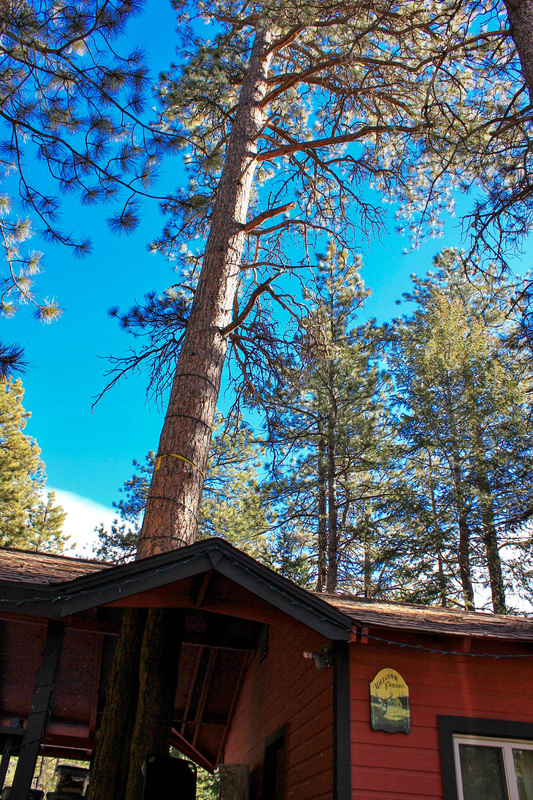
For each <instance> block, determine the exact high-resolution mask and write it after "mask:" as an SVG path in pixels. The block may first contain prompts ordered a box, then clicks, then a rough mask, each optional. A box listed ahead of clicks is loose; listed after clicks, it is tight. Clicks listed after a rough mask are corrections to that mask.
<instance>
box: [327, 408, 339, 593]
mask: <svg viewBox="0 0 533 800" xmlns="http://www.w3.org/2000/svg"><path fill="white" fill-rule="evenodd" d="M335 423H336V419H335V414H334V412H333V410H330V412H329V414H328V460H327V465H328V576H327V584H326V588H327V591H328V592H334V591H335V590H336V589H337V581H338V569H337V561H338V531H337V481H336V463H335V433H336V431H335V427H336V426H335Z"/></svg>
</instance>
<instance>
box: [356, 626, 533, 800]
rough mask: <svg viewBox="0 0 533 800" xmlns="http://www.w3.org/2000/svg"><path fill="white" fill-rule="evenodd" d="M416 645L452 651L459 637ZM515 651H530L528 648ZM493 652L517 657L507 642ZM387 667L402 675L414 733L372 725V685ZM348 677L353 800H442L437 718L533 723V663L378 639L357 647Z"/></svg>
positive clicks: (530, 660)
mask: <svg viewBox="0 0 533 800" xmlns="http://www.w3.org/2000/svg"><path fill="white" fill-rule="evenodd" d="M384 638H389V637H387V634H384ZM390 638H391V639H393V640H398V638H399V637H398V633H397V632H396V633H392V632H391V633H390ZM415 641H416V643H418V644H422V645H425V646H427V647H430V648H436V649H442V650H445V649H450V650H451V649H453V640H443V641H439V642H438V643H437V644H435V642H434V641H432V640H425V639H422V638H418V639H416V640H415V639H413V643H414V642H415ZM489 647H491V645H490V644H487V646H485V645H482V647H481V649H482V650H486V649H488V648H489ZM514 650H515V652H526V651H528V650H529V652H532V651H531V648H528V646H527V645H526V644H522V645H520V646H518V647H515V648H514ZM492 652H494V653H495V654H496V653H498V652H502V653H512V652H513V645H506V644H503V645H501V650H498V649H497V647H496V649H495V647H494V646H492ZM384 667H391V668H394V669H396V670H398V671H399V672H400V673H401V675H402V677H403V679H404V680H405V681H406V683H407V685H408V686H409V694H410V706H411V733H409V734H404V733H386V732H384V731H373V730H372V728H371V726H370V702H369V693H370V692H369V683H370V681H371V680H372V679H373V678H374V676H375V675H376V673H377V672H379V670H380V669H383V668H384ZM350 673H351V719H352V725H351V746H352V798H353V800H355V798H357V800H385V798H387V800H422V798H423V800H432V799H433V798H442V780H441V763H440V751H439V737H438V731H437V715H438V714H446V715H451V716H461V717H484V718H489V719H501V720H512V721H515V722H533V703H532V702H531V699H530V698H531V694H530V692H531V681H532V678H533V659H514V658H513V659H504V660H495V659H492V658H472V657H470V656H467V655H460V656H458V655H440V654H432V653H427V652H422V651H417V650H413V649H406V648H399V647H395V646H391V645H387V644H384V643H379V642H369V643H368V644H359V643H357V644H355V643H354V644H352V645H351V646H350Z"/></svg>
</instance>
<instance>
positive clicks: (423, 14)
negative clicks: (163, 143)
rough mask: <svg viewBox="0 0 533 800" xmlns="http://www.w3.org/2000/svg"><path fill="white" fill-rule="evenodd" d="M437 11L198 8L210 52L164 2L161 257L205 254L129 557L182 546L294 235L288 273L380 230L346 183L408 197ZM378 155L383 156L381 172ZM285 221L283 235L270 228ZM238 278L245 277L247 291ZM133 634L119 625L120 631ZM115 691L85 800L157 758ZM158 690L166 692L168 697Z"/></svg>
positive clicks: (416, 6) (411, 7) (140, 720)
mask: <svg viewBox="0 0 533 800" xmlns="http://www.w3.org/2000/svg"><path fill="white" fill-rule="evenodd" d="M442 6H443V4H436V5H435V6H434V5H433V4H432V3H429V4H428V3H426V2H422V0H421V2H414V1H413V2H410V3H407V4H404V5H403V6H402V15H399V14H398V13H397V9H396V8H395V7H394V6H391V5H390V3H388V2H383V3H382V2H380V0H378V2H370V3H363V4H361V3H360V2H357V3H343V4H341V5H339V4H337V3H332V4H330V3H323V2H320V3H317V4H313V3H311V4H309V3H305V4H303V3H301V2H300V1H299V0H288V2H285V3H283V5H282V4H277V3H273V4H269V3H255V4H253V5H252V6H249V5H248V6H246V7H245V8H244V9H243V7H242V6H239V5H236V4H234V3H232V2H228V3H225V4H224V5H223V6H221V5H220V4H219V3H218V2H216V0H213V1H212V2H211V1H209V2H202V4H201V6H199V8H201V13H202V14H203V15H204V17H205V18H207V19H208V20H209V21H212V22H216V24H217V30H216V35H215V37H214V40H213V41H212V42H207V43H206V42H203V41H201V40H200V39H199V37H198V36H197V34H196V33H195V31H194V29H193V27H192V26H191V25H190V24H189V20H190V18H191V8H190V6H189V5H188V4H185V3H181V2H180V3H176V8H177V10H178V12H179V14H180V18H179V23H180V27H182V30H183V32H184V37H183V47H182V53H184V54H185V55H184V59H183V61H182V63H181V64H180V65H179V67H178V68H177V69H176V70H175V71H174V73H173V74H169V75H168V76H166V77H164V78H163V81H162V83H161V86H160V95H161V98H162V101H163V103H164V109H163V118H164V124H165V125H167V126H169V128H171V129H172V130H173V131H175V132H176V133H177V134H178V135H179V136H180V137H182V138H183V141H184V142H186V146H187V149H188V152H187V158H188V163H189V164H190V166H191V169H192V171H193V174H192V180H191V187H190V192H188V193H177V194H176V196H175V197H172V198H170V199H169V201H168V203H167V204H166V210H168V211H170V212H173V213H174V214H175V217H174V219H173V220H172V221H171V223H170V224H169V226H168V227H167V229H166V231H165V236H164V241H163V243H162V245H163V246H164V247H166V248H167V249H169V250H170V251H173V249H174V248H175V247H176V245H177V246H178V247H179V248H181V246H182V245H183V242H184V239H185V240H186V239H187V237H189V238H190V239H193V238H197V237H203V236H205V235H207V239H206V244H205V248H204V251H203V254H202V255H201V256H200V257H199V258H198V266H199V265H200V263H201V268H199V270H198V273H197V276H194V277H195V280H193V284H192V287H189V288H192V292H193V294H194V299H193V300H192V304H191V306H190V313H189V314H188V316H187V319H186V321H185V324H184V326H183V328H181V329H180V330H179V331H176V332H175V336H176V339H177V340H179V343H180V345H181V349H180V352H179V357H178V361H177V366H176V371H175V375H174V379H173V383H172V389H171V393H170V399H169V405H168V411H167V415H166V418H165V421H164V424H163V430H162V433H161V438H160V443H159V447H158V452H157V458H158V459H161V468H160V469H159V470H155V471H154V475H153V479H152V483H151V488H150V491H149V496H148V501H147V506H146V511H145V516H144V522H143V528H142V532H141V536H140V540H139V548H138V553H137V555H138V557H145V556H148V555H151V554H154V553H158V552H162V551H165V550H169V549H172V548H173V547H179V546H181V545H183V544H187V543H190V542H191V541H193V540H194V537H195V535H196V526H197V519H198V509H199V506H200V500H201V494H202V487H203V476H204V474H205V470H206V467H207V460H208V451H209V442H210V438H211V431H212V427H213V419H214V414H215V407H216V402H217V397H218V392H219V388H220V381H221V376H222V370H223V366H224V362H225V358H226V352H227V348H228V344H229V343H232V344H234V346H235V347H236V348H239V349H240V350H241V354H242V353H244V357H245V358H246V357H250V352H249V351H250V349H251V348H250V346H249V343H248V347H247V343H246V339H245V337H244V338H243V337H242V335H241V336H240V338H239V334H238V331H239V330H240V332H241V334H242V332H243V331H245V330H246V321H247V319H248V320H249V319H250V318H251V317H250V315H251V314H252V315H253V314H254V313H255V314H257V309H258V308H260V300H264V298H265V297H268V296H270V297H272V298H274V299H278V300H279V299H280V298H279V294H278V295H277V294H276V292H275V291H274V289H273V287H272V283H273V281H274V280H275V278H276V276H277V275H278V274H279V273H280V272H282V271H285V270H286V269H287V268H291V267H293V266H295V264H294V261H295V259H294V258H293V257H292V250H291V248H290V247H288V246H286V245H285V242H286V240H287V238H291V237H292V239H293V238H294V236H293V234H294V233H298V234H300V235H301V236H302V239H303V240H304V242H305V245H306V250H305V252H304V254H303V255H302V256H301V257H300V256H298V257H297V261H298V263H297V264H296V266H298V267H301V266H303V265H307V263H308V261H307V256H306V254H307V252H309V239H310V238H311V237H313V236H325V235H328V234H329V235H331V236H332V237H333V238H335V239H336V240H337V241H338V242H339V243H341V244H342V243H345V241H346V238H347V235H348V231H349V229H350V225H351V218H350V213H349V211H350V207H352V208H355V209H356V210H359V212H360V219H361V221H362V224H363V225H365V224H366V225H367V226H370V227H371V226H372V225H376V224H379V222H380V213H379V210H376V209H375V208H373V207H371V206H370V205H369V204H363V203H362V202H361V200H360V196H359V194H358V191H357V183H358V182H359V181H361V180H363V179H365V178H367V177H372V178H380V177H381V178H382V182H384V183H385V185H387V184H388V183H389V179H390V183H392V182H393V181H394V182H396V181H398V182H399V183H400V184H406V185H407V184H409V179H410V174H409V173H410V164H411V163H412V162H410V159H409V157H410V156H411V155H412V149H410V142H412V141H414V140H418V141H419V140H420V139H422V138H423V135H424V133H425V132H426V131H427V130H428V129H430V128H431V126H432V124H433V123H432V120H431V119H428V116H427V108H428V97H430V96H432V91H433V85H434V83H435V74H436V73H439V72H440V65H441V63H442V60H441V57H442V53H440V52H438V51H439V48H435V46H434V38H433V34H434V33H435V30H434V26H437V27H438V26H439V25H442V24H444V25H445V26H446V25H448V26H449V27H450V30H452V29H453V30H456V29H457V30H459V32H461V31H462V30H463V28H464V26H463V18H462V17H459V16H458V15H457V14H456V9H457V4H455V3H449V4H448V3H446V4H445V13H444V16H443V17H442V16H441V12H440V11H439V9H440V8H441V7H442ZM197 10H198V9H197ZM450 11H451V16H450ZM193 16H194V14H193ZM406 19H407V24H406V22H405V20H406ZM457 20H458V24H457ZM398 21H400V24H399V25H398ZM454 35H455V34H454ZM437 41H438V39H437ZM449 43H450V38H449V37H446V46H447V47H448V45H449ZM452 44H453V42H452ZM451 49H452V50H453V49H454V48H453V47H452V48H451ZM467 49H468V48H467ZM454 78H455V76H454ZM391 87H394V91H391ZM441 130H442V126H441ZM417 137H419V138H418V139H417ZM348 145H352V147H349V146H348ZM384 146H385V148H387V147H389V149H390V151H391V153H392V156H391V158H390V160H389V162H388V163H387V164H384V163H383V160H382V157H383V152H384ZM280 161H282V162H283V163H284V169H283V171H282V172H280V173H278V171H277V169H274V170H273V169H272V168H271V167H272V166H276V165H277V164H278V163H279V162H280ZM256 179H257V182H258V183H260V182H261V180H265V181H266V180H270V191H268V190H266V189H265V190H263V191H260V190H259V189H258V190H257V191H256V192H255V194H254V191H253V190H254V183H255V182H256ZM255 201H257V202H256V203H255ZM263 202H266V207H263V208H262V209H261V203H263ZM254 205H255V207H254ZM295 208H296V209H297V210H296V212H295V214H294V215H293V216H291V215H290V213H289V216H288V217H287V218H286V219H284V220H283V221H282V222H279V223H276V224H270V223H269V222H268V220H271V219H272V218H274V217H276V216H279V215H281V214H284V213H288V212H291V211H292V210H294V209H295ZM250 216H251V217H252V218H250ZM287 235H288V236H287ZM291 243H292V242H291ZM311 244H312V243H311ZM185 249H186V247H185ZM243 276H244V277H245V278H246V277H247V276H249V277H250V280H249V282H248V283H247V285H243V284H246V281H241V278H242V277H243ZM196 277H197V281H196ZM239 286H241V290H242V291H241V293H240V294H239V291H238V290H239ZM285 305H286V304H285ZM252 318H253V317H252ZM172 454H178V455H179V456H180V459H176V458H174V457H173V455H172ZM182 459H184V460H182ZM329 513H334V511H333V506H332V507H331V510H330V512H329ZM333 527H334V524H333ZM332 563H333V562H332ZM152 617H154V615H153V614H152V615H150V614H149V617H148V623H147V627H146V631H147V632H148V630H150V631H152V633H151V635H152V639H153V641H154V642H156V641H157V644H158V646H160V647H161V649H162V650H164V647H165V645H164V641H163V632H162V630H161V631H160V634H161V635H156V634H155V633H154V628H153V627H152V623H154V624H155V622H154V619H155V617H154V619H152ZM133 622H134V620H133V618H132V617H130V616H128V619H127V623H128V624H129V623H131V624H133ZM127 630H128V625H125V626H124V631H125V633H124V635H123V636H121V638H120V640H119V646H118V647H117V659H116V663H117V665H118V664H119V663H120V660H121V658H122V656H123V655H125V653H126V635H127V634H126V632H127ZM154 646H155V645H154ZM140 674H141V675H143V669H142V667H141V672H140ZM120 681H121V678H120V671H119V670H118V667H117V671H116V672H115V673H114V675H113V678H112V683H111V689H110V692H109V695H110V698H112V702H111V705H113V704H115V701H116V702H117V703H118V702H120V706H121V709H122V710H121V712H118V711H117V707H115V712H116V713H115V714H114V721H112V718H111V714H110V715H104V725H103V727H104V730H103V735H102V736H101V737H100V745H99V751H98V753H97V756H96V760H95V765H94V776H95V778H96V779H95V780H94V783H93V788H92V789H91V790H90V797H91V800H100V797H101V798H104V797H109V796H113V797H116V798H117V800H118V798H121V797H122V796H123V795H124V794H125V796H127V798H128V800H137V798H138V797H139V796H140V792H141V783H140V781H141V778H140V770H139V762H140V759H141V757H142V754H141V752H140V751H139V749H138V746H139V743H140V742H141V740H142V745H143V747H148V749H153V750H155V751H157V750H166V746H167V745H166V743H165V737H166V735H167V733H166V732H165V729H166V731H167V732H168V729H169V726H170V719H169V718H168V709H165V708H164V704H163V702H162V701H161V698H159V699H157V698H151V700H152V702H151V707H150V715H149V717H148V716H147V712H145V711H144V710H143V709H144V708H146V701H147V698H148V697H149V693H148V689H149V687H147V686H146V685H145V684H143V685H141V686H140V689H139V691H138V692H137V689H136V687H135V684H134V683H132V684H131V692H132V693H133V694H134V695H135V696H130V694H129V693H128V691H125V687H124V684H123V683H122V685H121V684H120ZM119 685H120V692H121V696H120V697H119ZM167 690H168V691H169V692H170V693H171V687H167ZM136 702H137V703H138V704H139V705H138V713H137V716H136V721H135V724H134V734H133V737H132V740H133V743H132V748H131V751H130V754H129V761H130V769H129V777H128V780H127V785H126V788H124V786H123V785H121V781H122V778H121V776H120V774H119V773H120V769H119V768H118V767H115V765H114V763H113V756H112V750H113V747H115V745H113V747H112V746H111V745H112V743H113V742H114V741H115V736H116V734H117V731H118V729H120V728H121V726H122V727H123V729H124V733H125V735H127V731H126V729H125V727H126V726H125V724H123V723H125V721H126V716H127V715H128V713H129V710H130V709H131V706H132V703H136ZM119 749H120V750H121V752H122V750H123V749H124V748H123V747H122V746H120V747H119ZM95 787H98V788H95Z"/></svg>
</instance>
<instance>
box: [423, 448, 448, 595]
mask: <svg viewBox="0 0 533 800" xmlns="http://www.w3.org/2000/svg"><path fill="white" fill-rule="evenodd" d="M427 454H428V474H429V493H430V497H431V514H432V516H433V530H434V531H435V550H436V553H437V575H438V586H439V596H440V604H441V606H442V607H443V608H446V606H447V605H448V593H447V586H446V576H445V574H444V565H443V562H442V548H443V541H442V533H441V529H440V526H439V524H438V512H437V495H436V492H435V482H434V480H433V461H432V460H431V450H428V451H427Z"/></svg>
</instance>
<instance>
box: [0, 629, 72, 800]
mask: <svg viewBox="0 0 533 800" xmlns="http://www.w3.org/2000/svg"><path fill="white" fill-rule="evenodd" d="M64 633H65V625H64V623H63V622H58V621H56V620H50V621H49V623H48V629H47V631H46V640H45V643H44V649H43V652H42V656H41V664H40V666H39V669H38V671H37V676H36V678H35V687H34V689H33V695H32V699H31V707H30V713H29V714H28V719H27V721H26V728H25V729H24V736H23V738H22V743H21V745H20V755H19V758H18V763H17V768H16V770H15V777H14V778H13V786H12V789H11V792H10V795H9V798H10V800H27V798H28V795H29V791H30V789H31V782H32V780H33V774H34V772H35V765H36V763H37V756H38V755H39V748H40V746H41V740H42V738H43V736H44V733H45V731H46V726H47V723H48V720H49V719H50V714H51V711H52V707H51V704H52V694H53V691H54V685H55V682H56V679H57V675H58V671H59V662H60V659H61V646H62V644H63V637H64Z"/></svg>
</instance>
